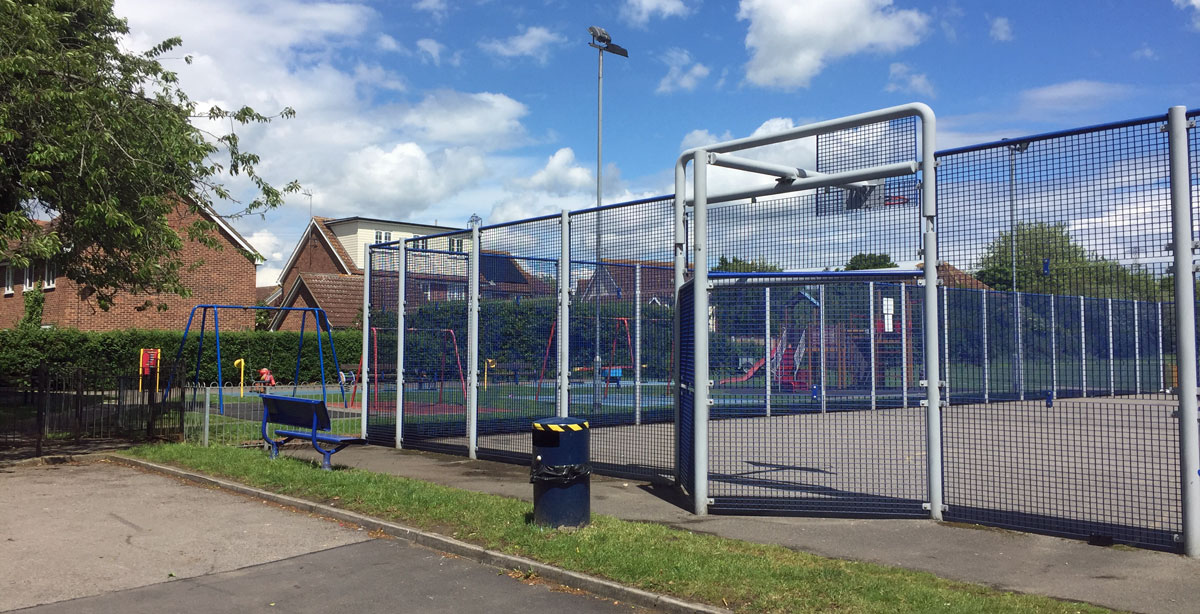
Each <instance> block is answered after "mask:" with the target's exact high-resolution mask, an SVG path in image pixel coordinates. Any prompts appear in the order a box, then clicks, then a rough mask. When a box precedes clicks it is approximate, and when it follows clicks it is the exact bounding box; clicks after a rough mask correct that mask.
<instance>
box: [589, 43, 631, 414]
mask: <svg viewBox="0 0 1200 614" xmlns="http://www.w3.org/2000/svg"><path fill="white" fill-rule="evenodd" d="M588 32H589V33H590V34H591V35H592V42H590V43H588V46H589V47H595V48H596V56H597V61H598V64H597V67H596V220H595V222H594V223H595V225H596V247H595V253H596V265H595V266H596V271H595V272H594V273H592V283H591V284H590V285H591V288H592V301H593V303H594V310H595V314H593V318H594V320H595V358H594V359H593V360H592V409H593V410H594V411H597V412H598V411H600V377H601V375H600V372H601V369H602V368H603V361H602V360H601V359H600V287H599V286H598V285H597V282H599V281H600V272H601V270H602V269H603V265H602V264H601V262H603V260H601V258H602V256H603V252H602V250H601V247H600V235H601V229H600V197H601V186H602V183H603V182H602V181H601V174H602V164H603V162H602V160H601V153H602V143H603V139H602V135H603V134H604V52H605V51H607V52H609V53H615V54H617V55H620V56H622V57H629V52H628V51H626V50H625V49H624V48H623V47H621V46H619V45H614V44H613V42H612V39H611V38H609V36H608V32H605V31H604V29H603V28H596V27H591V28H588ZM598 35H599V37H598Z"/></svg>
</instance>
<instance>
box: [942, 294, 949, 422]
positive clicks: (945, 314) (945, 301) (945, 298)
mask: <svg viewBox="0 0 1200 614" xmlns="http://www.w3.org/2000/svg"><path fill="white" fill-rule="evenodd" d="M941 290H942V343H943V344H944V346H945V347H944V350H945V351H944V352H943V353H944V354H945V356H942V360H944V361H945V363H944V366H945V369H946V371H945V373H943V374H942V377H943V380H942V382H943V386H942V388H943V390H942V395H943V402H945V403H949V402H950V288H942V289H941Z"/></svg>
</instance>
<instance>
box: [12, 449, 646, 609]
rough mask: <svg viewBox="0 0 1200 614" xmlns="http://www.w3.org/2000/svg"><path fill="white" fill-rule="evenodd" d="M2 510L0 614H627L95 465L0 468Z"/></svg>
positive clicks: (310, 521) (251, 504)
mask: <svg viewBox="0 0 1200 614" xmlns="http://www.w3.org/2000/svg"><path fill="white" fill-rule="evenodd" d="M0 509H3V510H5V516H6V520H5V522H4V523H3V524H2V525H0V560H2V561H5V564H3V565H0V611H9V610H15V609H20V608H30V607H31V606H37V607H32V609H30V610H27V611H31V612H39V613H42V612H46V613H48V612H101V613H102V612H131V613H138V612H165V611H180V612H192V611H197V612H198V611H203V612H205V613H206V614H214V613H219V612H258V611H263V612H266V611H271V612H327V611H330V610H345V609H347V608H349V609H350V611H356V612H368V613H369V612H384V611H387V612H396V611H420V612H463V613H469V612H485V611H486V612H517V611H554V610H562V611H566V610H572V611H575V612H581V613H590V612H630V611H632V610H631V608H630V607H629V606H624V605H615V604H613V603H612V602H610V601H606V600H601V599H598V598H595V597H593V596H590V595H586V594H573V593H571V592H564V591H563V590H562V589H557V590H551V589H552V588H556V587H552V586H550V585H544V584H538V583H534V584H526V583H524V582H522V581H518V579H513V578H510V577H508V576H507V575H504V573H503V572H502V571H501V570H499V569H496V568H493V567H487V566H483V565H479V564H477V563H474V562H472V561H467V560H463V559H457V558H454V557H449V556H447V555H444V554H442V553H438V552H435V551H432V550H429V549H426V548H423V547H419V546H412V545H410V544H408V543H407V542H403V541H399V540H391V539H372V538H371V536H370V535H368V534H367V533H366V532H365V531H363V530H361V529H359V528H358V527H353V526H346V525H341V524H339V523H337V522H335V521H331V520H328V519H324V518H321V517H318V516H315V515H310V514H307V513H300V512H296V511H293V510H290V509H286V508H282V507H280V506H278V505H275V504H271V503H266V502H263V501H262V500H259V499H254V498H251V497H245V496H242V495H238V494H234V493H229V492H225V491H222V490H218V489H213V488H207V487H200V486H195V485H192V484H189V483H185V482H183V481H181V480H177V479H175V478H171V477H166V476H162V475H158V474H152V473H146V472H143V471H139V470H136V469H132V468H129V467H125V466H121V465H116V464H113V463H107V462H99V463H91V464H63V465H48V466H10V467H3V468H0ZM529 608H533V609H532V610H530V609H529Z"/></svg>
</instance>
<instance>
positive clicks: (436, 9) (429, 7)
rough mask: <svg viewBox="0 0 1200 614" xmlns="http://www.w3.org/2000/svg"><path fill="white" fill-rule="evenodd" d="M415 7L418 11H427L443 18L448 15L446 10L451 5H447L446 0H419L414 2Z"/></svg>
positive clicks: (437, 17)
mask: <svg viewBox="0 0 1200 614" xmlns="http://www.w3.org/2000/svg"><path fill="white" fill-rule="evenodd" d="M413 8H414V9H416V10H418V11H425V12H426V13H429V14H430V15H433V17H434V18H435V19H439V20H440V19H442V18H444V17H445V16H446V11H447V10H449V8H450V7H448V6H446V0H417V2H416V4H413Z"/></svg>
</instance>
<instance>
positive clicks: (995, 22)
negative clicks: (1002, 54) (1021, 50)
mask: <svg viewBox="0 0 1200 614" xmlns="http://www.w3.org/2000/svg"><path fill="white" fill-rule="evenodd" d="M989 21H991V24H992V25H991V30H990V31H989V32H988V34H989V35H990V36H991V37H992V40H994V41H1001V42H1007V41H1011V40H1012V39H1013V32H1012V22H1010V21H1009V20H1008V18H1007V17H993V18H991V19H990V20H989Z"/></svg>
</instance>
